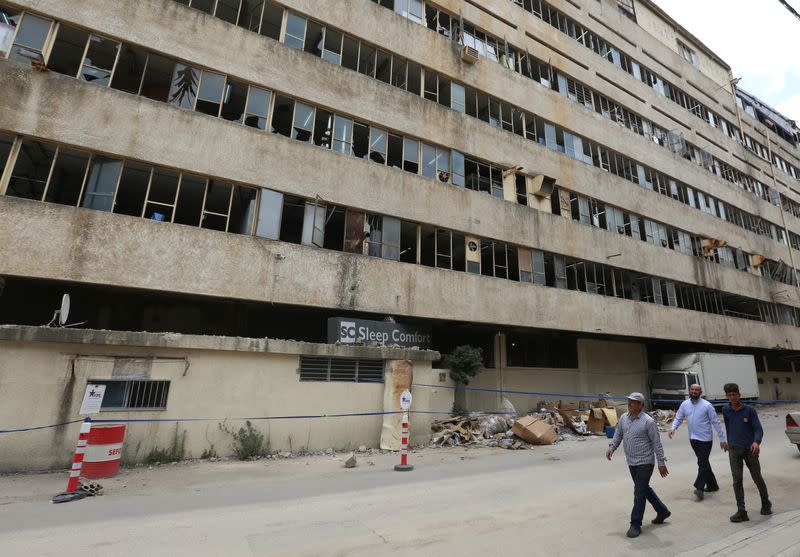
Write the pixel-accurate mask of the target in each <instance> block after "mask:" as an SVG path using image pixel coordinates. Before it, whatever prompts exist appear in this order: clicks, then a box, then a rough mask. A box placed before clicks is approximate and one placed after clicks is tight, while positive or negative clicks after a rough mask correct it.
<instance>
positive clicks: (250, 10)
mask: <svg viewBox="0 0 800 557" xmlns="http://www.w3.org/2000/svg"><path fill="white" fill-rule="evenodd" d="M263 11H264V0H241V7H240V8H239V17H238V19H237V20H236V24H237V25H238V26H239V27H243V28H244V29H247V30H248V31H253V32H255V33H258V31H259V28H260V25H261V13H262V12H263Z"/></svg>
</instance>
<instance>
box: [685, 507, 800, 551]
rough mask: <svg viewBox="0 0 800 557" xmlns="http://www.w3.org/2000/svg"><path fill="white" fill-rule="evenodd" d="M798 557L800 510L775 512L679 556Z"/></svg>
mask: <svg viewBox="0 0 800 557" xmlns="http://www.w3.org/2000/svg"><path fill="white" fill-rule="evenodd" d="M712 555H713V556H717V555H718V556H723V555H724V556H725V557H761V556H765V555H770V556H772V557H797V556H798V555H800V511H790V512H785V513H780V514H776V515H773V516H772V517H771V518H770V519H769V520H767V521H766V522H763V523H761V524H757V525H755V526H752V527H750V528H745V529H743V530H741V531H739V532H738V533H736V534H733V535H730V536H726V537H725V538H723V539H721V540H718V541H715V542H711V543H709V544H706V545H704V546H702V547H698V548H695V549H692V550H691V551H687V552H684V553H681V554H679V555H678V556H677V557H711V556H712Z"/></svg>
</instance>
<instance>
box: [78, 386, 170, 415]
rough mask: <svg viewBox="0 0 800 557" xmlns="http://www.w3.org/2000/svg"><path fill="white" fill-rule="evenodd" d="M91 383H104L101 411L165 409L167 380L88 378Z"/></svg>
mask: <svg viewBox="0 0 800 557" xmlns="http://www.w3.org/2000/svg"><path fill="white" fill-rule="evenodd" d="M89 383H90V384H92V385H105V386H106V392H105V395H104V396H103V404H102V405H101V406H100V410H101V411H105V412H111V411H115V410H166V409H167V396H168V395H169V383H170V382H169V381H150V380H142V381H115V380H104V379H100V380H94V379H91V380H89Z"/></svg>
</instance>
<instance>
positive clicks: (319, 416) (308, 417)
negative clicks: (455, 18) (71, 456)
mask: <svg viewBox="0 0 800 557" xmlns="http://www.w3.org/2000/svg"><path fill="white" fill-rule="evenodd" d="M362 382H363V383H369V382H374V383H383V381H380V380H375V381H370V380H366V381H362ZM412 387H428V388H436V389H457V388H459V387H455V386H450V385H430V384H426V383H413V384H412ZM461 388H463V389H464V390H466V391H477V392H485V393H500V394H512V395H531V396H543V397H551V398H552V397H562V398H580V399H597V398H604V399H605V400H627V397H609V396H602V395H585V394H583V395H581V394H573V393H545V392H539V391H513V390H506V389H483V388H476V387H466V386H465V387H461ZM684 400H686V399H685V398H681V399H666V398H657V399H651V402H683V401H684ZM709 402H712V403H713V402H717V403H727V402H728V401H727V399H713V400H710V401H709ZM746 402H747V403H748V404H787V403H798V401H796V400H777V399H776V400H748V401H746ZM540 411H541V412H554V411H552V410H540ZM479 413H481V412H479ZM392 414H402V412H353V413H345V414H307V415H296V416H252V417H233V418H129V419H119V420H110V419H93V420H91V421H92V422H93V423H99V424H102V423H157V422H168V423H180V422H222V421H247V420H250V421H261V420H312V419H322V418H346V417H358V416H386V415H392ZM409 414H435V415H448V416H449V415H451V414H452V412H451V411H449V410H448V411H442V412H437V411H430V410H411V411H409ZM492 414H509V415H510V414H514V412H492ZM82 421H84V419H83V418H81V419H77V420H71V421H68V422H62V423H58V424H50V425H43V426H36V427H25V428H18V429H0V434H3V433H19V432H25V431H35V430H39V429H48V428H55V427H61V426H65V425H70V424H75V423H78V422H82Z"/></svg>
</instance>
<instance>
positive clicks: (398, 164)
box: [386, 133, 403, 168]
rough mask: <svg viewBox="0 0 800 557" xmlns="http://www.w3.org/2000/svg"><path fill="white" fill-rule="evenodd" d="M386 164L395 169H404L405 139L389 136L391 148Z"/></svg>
mask: <svg viewBox="0 0 800 557" xmlns="http://www.w3.org/2000/svg"><path fill="white" fill-rule="evenodd" d="M387 153H388V154H387V160H386V163H387V164H388V165H389V166H391V167H393V168H403V138H402V137H401V136H399V135H395V134H393V133H390V134H389V146H388V152H387Z"/></svg>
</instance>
